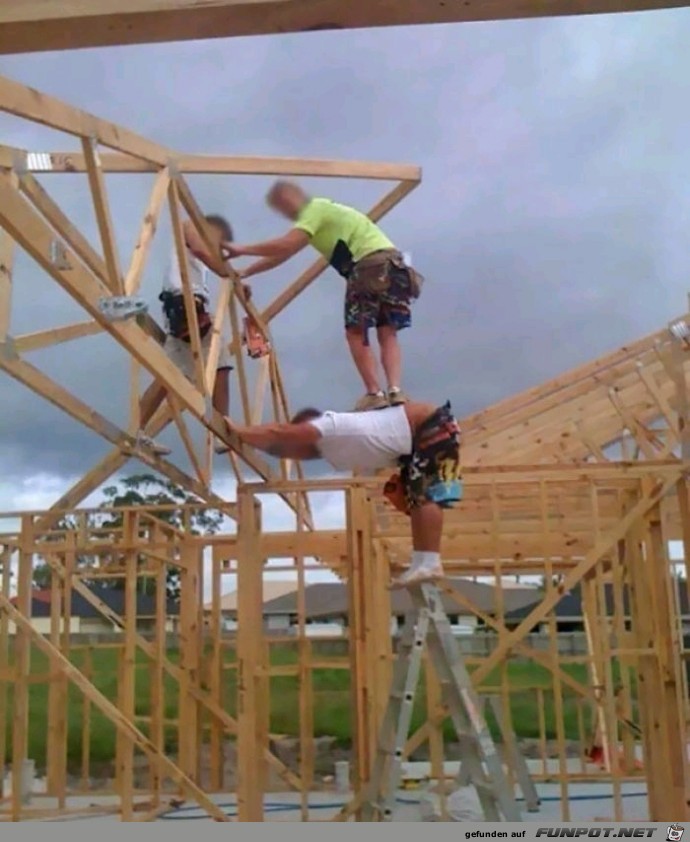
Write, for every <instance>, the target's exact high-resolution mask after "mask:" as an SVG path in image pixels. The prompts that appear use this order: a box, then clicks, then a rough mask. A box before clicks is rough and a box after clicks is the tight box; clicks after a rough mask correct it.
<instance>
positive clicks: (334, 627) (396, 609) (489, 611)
mask: <svg viewBox="0 0 690 842" xmlns="http://www.w3.org/2000/svg"><path fill="white" fill-rule="evenodd" d="M448 583H449V584H450V585H451V586H452V587H453V588H454V589H455V590H456V591H457V592H458V594H459V595H460V599H461V601H460V602H458V601H456V600H455V599H452V598H451V597H450V596H446V595H444V597H443V602H444V607H445V609H446V612H447V614H448V617H449V619H450V622H451V625H452V626H453V630H454V631H455V633H456V634H458V635H462V634H472V633H473V632H474V631H476V630H477V629H479V628H481V627H482V622H481V620H479V619H478V617H477V615H476V614H475V613H474V612H473V611H472V607H474V608H475V609H477V610H478V611H480V612H481V613H483V614H485V615H486V616H488V617H497V616H498V615H499V614H500V613H501V605H500V599H501V596H500V594H499V591H498V589H497V588H495V587H494V586H493V585H488V584H485V583H483V582H475V581H472V580H470V579H461V578H454V579H449V580H448ZM540 597H541V593H540V591H539V590H538V589H537V588H536V587H525V586H516V587H511V586H505V587H504V588H503V590H502V600H503V608H502V610H503V613H504V614H506V615H507V614H508V613H509V612H512V611H515V610H517V609H520V608H523V607H526V606H529V605H534V604H535V603H537V602H539V600H540ZM462 601H464V602H465V603H466V605H465V606H464V607H463V605H462V604H461V602H462ZM412 608H413V606H412V601H411V599H410V596H409V594H408V593H407V591H404V590H399V591H392V592H391V633H392V634H398V633H399V631H400V630H401V629H402V626H403V624H404V622H405V616H406V614H408V613H410V612H411V611H412ZM263 610H264V623H265V627H266V629H267V630H269V629H271V630H275V631H277V630H280V631H281V632H282V633H285V634H286V633H289V632H290V630H292V631H293V632H294V630H295V629H296V628H297V623H298V615H297V593H296V592H292V593H287V594H284V595H283V596H280V597H277V598H276V599H273V600H271V601H269V602H266V603H264V609H263ZM347 615H348V598H347V585H345V584H344V583H341V582H334V583H331V582H320V583H316V584H313V585H309V586H307V587H306V588H305V616H306V623H307V627H308V628H307V633H308V634H311V635H314V636H317V635H319V636H320V635H332V636H340V635H342V634H344V632H345V629H346V628H347Z"/></svg>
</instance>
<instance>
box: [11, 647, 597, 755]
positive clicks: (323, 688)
mask: <svg viewBox="0 0 690 842" xmlns="http://www.w3.org/2000/svg"><path fill="white" fill-rule="evenodd" d="M167 654H168V658H169V659H170V660H172V661H177V658H178V653H177V652H176V651H168V653H167ZM88 658H89V656H88V655H87V653H86V651H85V650H84V649H76V650H75V651H74V652H73V653H72V656H71V659H72V661H73V663H74V664H75V665H76V666H78V667H79V668H80V669H85V665H86V664H87V662H88ZM137 658H138V660H137V668H136V682H135V687H136V714H137V716H139V717H146V716H148V714H149V712H150V692H151V664H150V661H149V660H148V658H147V657H146V656H145V655H144V654H143V653H141V652H139V653H138V655H137ZM233 660H234V653H233V652H232V651H230V650H227V651H226V654H225V662H226V666H227V669H225V670H224V671H223V704H224V707H225V709H226V710H227V711H228V712H229V713H230V714H233V715H234V714H235V712H236V675H235V670H234V668H233V666H232V664H233ZM90 661H91V670H90V672H91V680H92V682H93V684H94V685H95V687H96V688H97V689H98V690H99V691H100V692H101V693H103V695H104V696H105V697H106V698H108V699H109V700H111V701H114V702H116V701H117V688H118V652H117V650H116V649H114V648H110V649H93V650H92V651H91V653H90ZM271 662H272V665H273V666H275V667H280V666H288V665H291V664H295V663H297V649H296V647H295V646H292V645H289V644H285V645H283V644H278V645H273V646H271ZM564 669H565V670H566V671H567V672H568V673H570V674H571V675H572V676H573V677H574V678H577V679H578V680H581V681H583V682H584V681H585V680H586V670H585V667H584V666H582V665H570V666H566V667H565V668H564ZM32 673H33V674H34V675H36V676H38V675H41V674H43V675H47V674H48V673H49V664H48V661H47V660H46V658H45V657H44V656H43V655H42V653H40V652H37V651H32ZM311 675H312V683H313V700H314V735H315V736H333V737H335V738H336V739H337V741H338V743H339V744H341V745H348V744H349V742H350V737H351V721H350V720H351V710H352V705H351V699H350V681H349V677H350V674H349V670H348V669H333V668H329V669H315V670H313V671H312V673H311ZM508 680H509V684H510V687H511V713H512V718H513V727H514V729H515V732H516V734H517V735H518V736H519V737H531V738H538V737H539V736H540V734H539V712H538V698H539V696H538V693H537V690H536V689H535V688H537V687H541V688H543V690H544V696H543V699H544V720H545V723H546V736H547V738H553V737H555V736H556V734H557V731H556V716H555V709H554V700H553V692H552V679H551V675H550V673H549V671H548V670H546V669H545V668H543V667H540V666H538V665H536V664H532V663H529V662H516V663H511V664H509V665H508ZM270 682H271V706H270V713H271V725H270V727H271V731H272V732H273V733H278V734H286V735H297V734H298V733H299V684H298V679H297V678H296V677H294V676H273V677H271V680H270ZM500 682H501V672H500V670H496V671H495V672H494V673H492V674H491V675H489V676H488V678H487V681H486V683H485V685H484V688H483V689H487V690H488V689H491V688H498V687H499V686H500ZM421 684H422V685H423V679H422V682H421ZM5 686H7V685H5ZM2 689H3V685H2V683H0V692H2ZM11 694H12V688H11V686H10V687H9V693H8V695H9V697H10V699H9V700H10V707H9V708H8V717H7V719H8V721H7V722H6V723H5V728H6V731H7V738H8V743H7V755H8V757H7V759H9V757H10V756H11V746H12V743H11V736H12V723H11ZM48 706H49V686H48V684H47V683H44V682H41V683H35V684H32V685H31V687H30V708H29V709H30V729H29V756H30V757H32V758H33V759H35V760H36V762H37V764H38V766H39V768H42V767H43V765H44V763H45V757H46V741H47V728H48ZM177 707H178V689H177V683H176V682H175V681H174V680H173V679H171V678H170V677H169V676H167V675H166V676H165V715H166V718H169V719H171V720H174V719H175V718H176V716H177ZM563 711H564V715H563V725H564V729H565V736H566V738H568V739H577V738H578V736H579V733H578V704H577V697H576V696H575V694H574V693H573V692H572V691H571V690H569V689H568V688H567V687H564V688H563ZM90 718H91V727H90V735H89V752H90V762H91V764H92V769H93V770H94V771H95V770H97V768H98V765H99V764H102V763H109V762H111V761H112V759H113V757H114V754H115V728H114V726H113V725H112V723H111V722H110V721H109V720H108V719H107V718H106V717H105V716H103V715H102V714H101V713H100V711H98V710H97V709H96V708H95V707H93V706H91V710H90ZM424 719H425V703H424V693H423V687H420V691H419V692H418V701H417V704H416V707H415V712H414V717H413V724H414V726H415V727H416V726H418V725H420V724H421V723H422V722H423V721H424ZM84 721H85V705H84V698H83V695H82V694H81V692H80V691H79V690H78V689H77V688H75V687H73V686H70V688H69V708H68V760H69V767H70V769H72V770H73V771H76V770H78V769H79V766H80V763H81V758H82V751H83V741H84V740H83V737H84V734H83V722H84ZM490 725H491V726H492V730H494V731H495V730H496V729H495V723H492V722H490ZM585 725H586V727H587V728H589V725H590V722H589V710H588V709H586V710H585ZM0 727H2V723H1V722H0ZM140 727H141V729H142V730H143V731H144V732H146V730H147V723H146V722H144V721H142V722H141V723H140ZM448 735H449V736H450V735H451V730H450V727H449V730H448ZM176 744H177V729H176V727H175V726H174V725H172V726H168V727H167V728H166V748H167V749H168V750H169V751H170V752H174V751H175V750H176Z"/></svg>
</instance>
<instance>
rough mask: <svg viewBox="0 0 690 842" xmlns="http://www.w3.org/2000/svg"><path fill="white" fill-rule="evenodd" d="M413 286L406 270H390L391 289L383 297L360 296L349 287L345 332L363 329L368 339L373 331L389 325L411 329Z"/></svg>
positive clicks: (346, 294)
mask: <svg viewBox="0 0 690 842" xmlns="http://www.w3.org/2000/svg"><path fill="white" fill-rule="evenodd" d="M411 298H412V297H411V294H410V283H409V278H408V275H407V271H406V270H405V269H398V268H396V267H391V269H390V286H389V287H388V289H387V290H386V291H385V292H384V293H382V294H381V295H375V294H371V293H360V292H357V291H355V290H354V289H353V287H352V284H350V283H348V285H347V289H346V291H345V328H346V329H349V330H351V329H352V328H360V329H361V330H362V331H363V332H364V333H365V335H366V332H367V331H368V330H369V329H370V328H376V327H385V326H387V325H390V326H391V327H394V328H395V329H396V330H403V328H406V327H410V325H411V323H412V318H411V308H410V302H411Z"/></svg>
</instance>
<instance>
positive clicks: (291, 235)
mask: <svg viewBox="0 0 690 842" xmlns="http://www.w3.org/2000/svg"><path fill="white" fill-rule="evenodd" d="M308 244H309V235H308V234H306V233H305V232H304V231H300V230H299V228H293V229H292V230H291V231H288V233H287V234H285V235H284V236H282V237H276V238H275V239H274V240H266V241H265V242H263V243H254V244H253V245H250V246H239V245H236V244H235V243H225V244H224V246H223V247H224V249H225V251H226V253H227V254H228V256H229V257H267V258H270V259H273V260H279V261H280V262H281V263H282V262H283V261H284V260H288V258H290V257H292V256H293V254H297V252H298V251H301V250H302V249H303V248H304V247H305V246H306V245H308ZM274 265H276V266H277V265H278V264H277V263H276V264H274Z"/></svg>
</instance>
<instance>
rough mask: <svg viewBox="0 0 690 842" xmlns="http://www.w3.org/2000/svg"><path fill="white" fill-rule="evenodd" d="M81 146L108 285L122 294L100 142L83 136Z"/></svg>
mask: <svg viewBox="0 0 690 842" xmlns="http://www.w3.org/2000/svg"><path fill="white" fill-rule="evenodd" d="M81 148H82V149H83V150H84V159H85V161H86V174H87V176H88V179H89V187H90V188H91V198H92V199H93V206H94V210H95V212H96V223H97V224H98V232H99V234H100V235H101V246H102V247H103V255H104V258H105V266H106V271H107V280H108V286H109V287H110V289H111V290H112V291H113V292H114V293H115V294H116V295H122V294H123V293H124V291H125V289H124V283H123V281H122V270H121V269H120V258H119V257H118V253H117V243H116V242H115V232H114V231H113V221H112V218H111V215H110V205H109V203H108V194H107V191H106V189H105V178H104V177H103V170H102V169H101V162H100V159H99V156H98V144H97V142H96V140H95V138H93V137H83V138H82V139H81Z"/></svg>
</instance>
